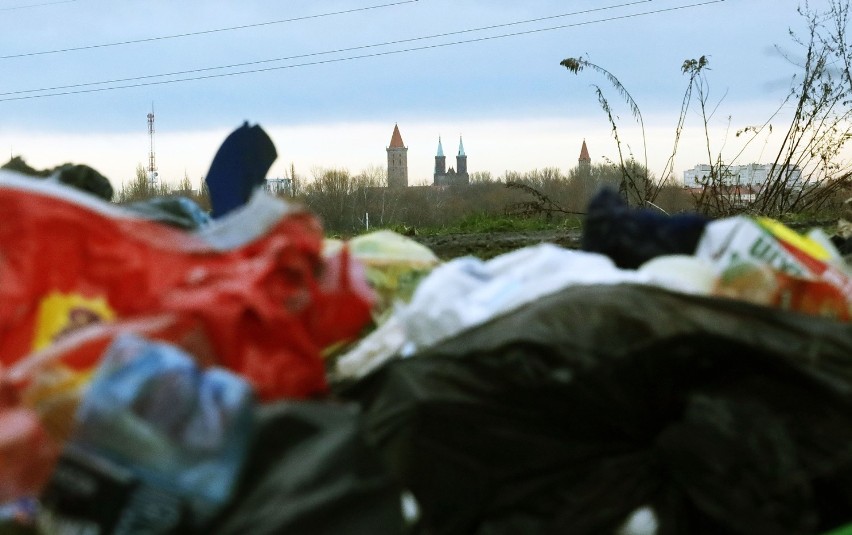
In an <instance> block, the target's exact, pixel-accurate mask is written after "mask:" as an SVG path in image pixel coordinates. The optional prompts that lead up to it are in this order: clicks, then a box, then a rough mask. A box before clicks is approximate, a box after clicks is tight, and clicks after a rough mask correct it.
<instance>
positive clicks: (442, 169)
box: [433, 136, 447, 184]
mask: <svg viewBox="0 0 852 535" xmlns="http://www.w3.org/2000/svg"><path fill="white" fill-rule="evenodd" d="M446 174H447V157H446V156H444V146H443V145H441V136H438V154H436V155H435V176H434V177H433V181H434V183H435V184H437V183H439V182H440V180H439V179H438V177H439V176H440V177H443V176H445V175H446Z"/></svg>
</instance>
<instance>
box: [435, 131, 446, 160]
mask: <svg viewBox="0 0 852 535" xmlns="http://www.w3.org/2000/svg"><path fill="white" fill-rule="evenodd" d="M443 155H444V147H443V146H442V145H441V136H438V154H437V155H436V156H443Z"/></svg>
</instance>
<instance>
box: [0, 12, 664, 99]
mask: <svg viewBox="0 0 852 535" xmlns="http://www.w3.org/2000/svg"><path fill="white" fill-rule="evenodd" d="M653 1H654V0H634V1H632V2H627V3H625V4H617V5H613V6H605V7H598V8H593V9H585V10H582V11H575V12H572V13H562V14H559V15H549V16H547V17H538V18H534V19H527V20H521V21H514V22H507V23H503V24H493V25H490V26H481V27H479V28H469V29H466V30H457V31H453V32H445V33H438V34H434V35H427V36H421V37H411V38H408V39H399V40H396V41H385V42H383V43H374V44H369V45H360V46H353V47H348V48H338V49H336V50H326V51H323V52H311V53H308V54H298V55H295V56H286V57H282V58H273V59H262V60H257V61H249V62H244V63H233V64H230V65H221V66H218V67H204V68H201V69H191V70H185V71H174V72H168V73H160V74H148V75H144V76H132V77H129V78H115V79H112V80H103V81H100V82H84V83H79V84H69V85H59V86H53V87H42V88H40V89H23V90H19V91H8V92H5V93H4V92H0V97H2V96H7V95H22V94H26V93H41V92H45V91H58V90H60V89H74V88H78V87H91V86H96V85H106V84H117V83H123V82H134V81H137V80H148V79H151V78H165V77H168V76H181V75H185V74H196V73H200V72H209V71H218V70H223V69H237V68H242V67H250V66H252V65H263V64H266V63H276V62H281V61H292V60H295V59H305V58H310V57H316V56H326V55H330V54H340V53H343V52H354V51H356V50H365V49H369V48H378V47H384V46H391V45H399V44H403V43H411V42H416V41H425V40H429V39H437V38H441V37H451V36H453V35H462V34H466V33H473V32H481V31H486V30H495V29H498V28H507V27H510V26H519V25H522V24H530V23H533V22H542V21H546V20H553V19H558V18H565V17H571V16H576V15H586V14H589V13H593V12H596V11H606V10H609V9H617V8H622V7H629V6H633V5H636V4H643V3H647V2H653Z"/></svg>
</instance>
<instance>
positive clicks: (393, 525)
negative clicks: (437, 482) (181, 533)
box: [202, 402, 403, 535]
mask: <svg viewBox="0 0 852 535" xmlns="http://www.w3.org/2000/svg"><path fill="white" fill-rule="evenodd" d="M257 425H258V433H257V435H256V437H255V440H254V446H253V447H252V449H251V450H250V452H249V455H248V460H247V463H246V466H245V468H244V474H243V477H242V479H241V482H240V484H239V485H238V487H237V488H236V490H235V496H236V497H235V498H234V500H233V501H232V503H231V504H230V505H229V506H228V507H227V509H226V510H225V511H224V513H223V514H222V515H220V517H219V518H218V519H216V520H215V521H214V522H212V524H211V525H210V526H209V528H208V529H205V530H202V532H203V533H216V534H223V535H224V534H234V535H237V534H239V535H242V534H246V533H251V534H252V535H261V534H264V533H268V534H279V533H286V534H287V535H299V534H304V535H321V534H347V535H359V534H363V535H379V534H382V535H383V534H389V535H393V534H399V533H402V530H403V520H402V511H401V507H400V490H399V488H398V486H397V485H396V483H395V481H394V480H393V479H392V478H391V477H390V475H389V473H388V471H387V470H386V468H385V467H384V466H383V465H382V463H381V462H380V461H379V458H378V456H377V455H376V453H375V452H374V451H373V450H371V449H370V448H368V447H367V445H366V443H365V442H364V439H363V437H362V435H361V416H360V414H359V412H358V409H357V407H356V406H354V405H352V404H334V403H320V402H278V403H275V404H271V405H266V406H263V407H261V408H260V409H259V410H258V423H257Z"/></svg>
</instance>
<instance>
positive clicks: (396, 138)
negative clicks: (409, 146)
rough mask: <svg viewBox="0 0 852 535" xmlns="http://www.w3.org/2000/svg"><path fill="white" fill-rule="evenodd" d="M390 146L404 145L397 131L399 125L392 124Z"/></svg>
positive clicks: (395, 147)
mask: <svg viewBox="0 0 852 535" xmlns="http://www.w3.org/2000/svg"><path fill="white" fill-rule="evenodd" d="M390 148H392V149H402V148H405V145H404V144H403V143H402V135H401V134H400V133H399V126H397V125H396V124H394V125H393V135H392V136H391V141H390Z"/></svg>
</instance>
